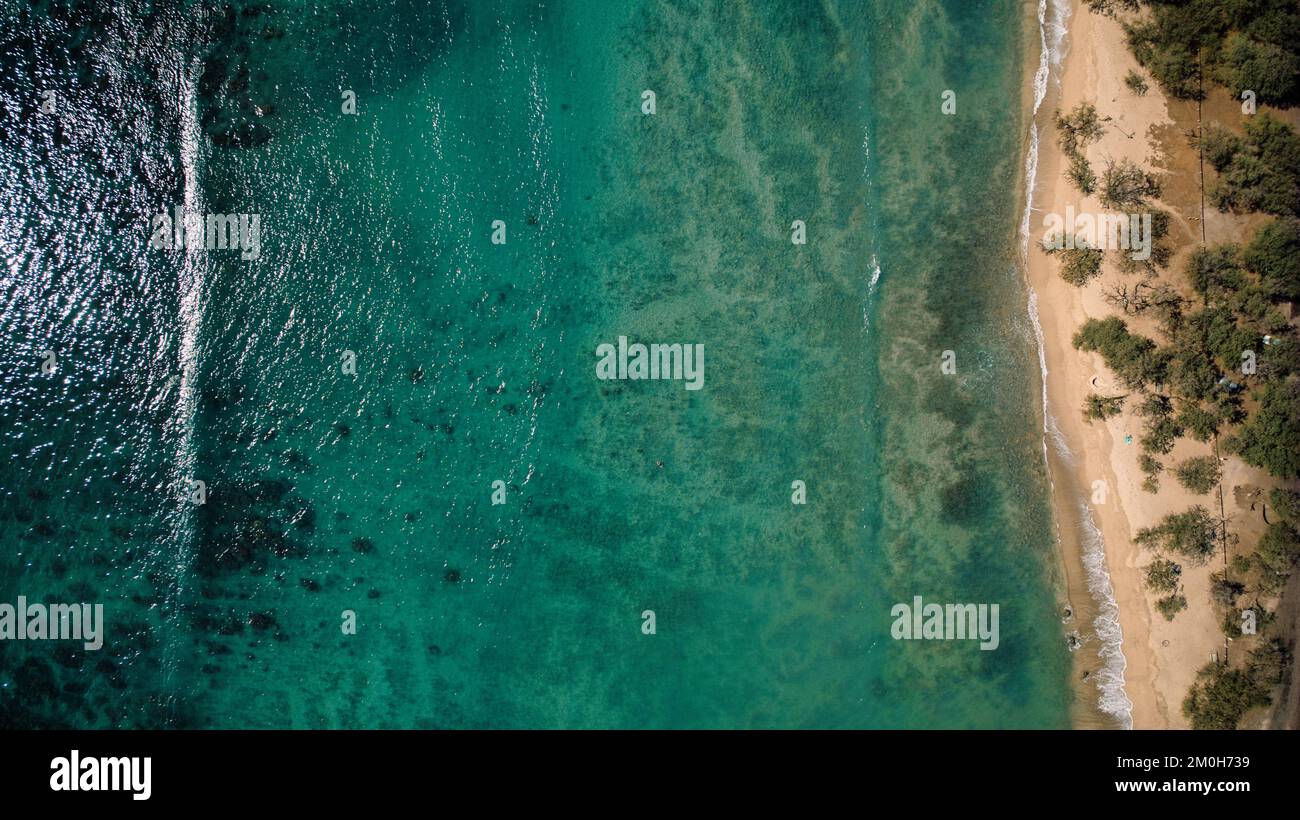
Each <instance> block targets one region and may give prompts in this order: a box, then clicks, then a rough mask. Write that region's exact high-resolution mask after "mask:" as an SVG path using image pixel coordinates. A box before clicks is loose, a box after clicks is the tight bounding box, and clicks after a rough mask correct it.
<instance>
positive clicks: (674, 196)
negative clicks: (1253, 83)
mask: <svg viewBox="0 0 1300 820" xmlns="http://www.w3.org/2000/svg"><path fill="white" fill-rule="evenodd" d="M0 5H2V7H3V10H4V11H3V17H2V22H0V58H2V59H3V62H4V70H3V74H2V75H0V101H2V102H3V106H0V248H2V249H3V254H4V261H5V268H4V269H3V270H0V285H2V286H0V545H2V546H3V549H2V550H0V601H8V602H13V601H15V600H16V598H17V596H19V595H24V596H26V597H27V598H29V599H32V600H44V601H49V602H56V601H92V602H101V603H103V604H104V605H105V609H106V620H107V624H108V626H107V630H106V639H105V647H104V649H103V650H101V651H98V652H93V651H83V650H81V649H80V648H79V644H76V643H75V642H55V641H47V642H35V641H26V642H18V641H2V642H0V725H4V726H73V727H107V726H122V727H143V726H175V727H456V728H460V727H634V726H635V727H715V726H716V727H920V728H932V727H1059V726H1064V725H1067V724H1068V721H1069V711H1070V707H1071V699H1072V694H1071V692H1070V683H1069V677H1070V660H1069V653H1068V651H1067V649H1066V645H1065V640H1064V633H1063V627H1062V625H1061V623H1060V619H1059V617H1058V614H1057V607H1058V605H1057V600H1058V596H1057V592H1056V589H1055V583H1056V577H1057V573H1056V570H1055V567H1056V565H1057V563H1056V562H1057V557H1056V553H1055V548H1056V547H1055V539H1054V535H1053V530H1052V522H1051V511H1050V507H1049V498H1048V488H1047V482H1046V474H1045V467H1044V465H1043V451H1042V432H1041V431H1042V426H1041V422H1040V420H1039V416H1038V415H1037V414H1038V411H1037V409H1036V408H1037V407H1038V404H1037V402H1038V400H1039V392H1038V391H1039V389H1040V385H1039V382H1038V370H1037V367H1038V364H1037V358H1036V352H1035V350H1034V346H1033V340H1032V335H1031V334H1030V333H1029V332H1028V331H1027V319H1026V317H1025V293H1024V287H1023V284H1022V280H1021V276H1020V273H1019V272H1018V270H1017V241H1018V240H1017V237H1016V227H1017V223H1018V218H1019V213H1018V210H1017V209H1018V207H1019V204H1020V189H1021V186H1022V183H1021V180H1020V172H1021V164H1022V156H1023V149H1024V139H1025V133H1026V127H1027V122H1028V120H1027V115H1026V114H1025V113H1024V111H1023V104H1022V94H1021V91H1022V85H1023V79H1024V73H1025V65H1026V61H1027V60H1032V61H1033V62H1034V63H1036V62H1037V59H1038V54H1037V48H1038V43H1037V42H1036V40H1035V39H1034V38H1033V37H1031V36H1028V35H1027V33H1026V32H1025V30H1024V27H1023V21H1024V14H1025V8H1024V6H1023V5H1022V4H1021V3H1018V2H1011V1H1010V0H986V1H983V0H982V1H981V2H969V1H968V0H947V1H946V2H941V1H940V0H917V1H915V2H914V1H913V0H879V1H877V2H829V1H828V2H817V3H814V2H776V1H775V0H773V2H702V1H701V2H667V1H666V0H646V1H645V2H641V1H640V0H635V1H633V2H617V3H615V2H604V1H603V0H589V1H587V2H577V1H576V0H575V1H574V2H554V3H539V2H513V1H510V0H482V1H481V2H466V3H459V2H427V3H425V2H415V0H409V1H407V2H371V1H370V0H364V1H363V0H354V2H325V0H312V1H311V2H307V0H301V1H300V2H291V1H290V0H280V2H264V3H231V4H229V5H227V4H224V3H206V4H197V3H193V4H192V3H159V2H144V0H134V1H126V0H123V1H122V2H117V3H111V4H110V3H107V2H101V3H50V2H37V3H34V4H29V3H27V2H5V3H3V4H0ZM645 90H653V91H654V92H655V113H654V114H653V115H646V114H644V113H643V112H642V92H643V91H645ZM945 90H952V91H954V92H955V95H956V96H955V99H956V104H957V111H956V114H954V115H951V116H946V115H944V114H943V113H942V112H941V110H940V106H941V104H942V98H941V97H942V94H943V92H944V91H945ZM46 91H52V92H54V93H53V95H43V92H46ZM347 91H351V92H354V93H355V100H356V105H355V109H356V113H355V114H350V113H344V111H343V107H344V104H345V102H346V100H345V94H344V92H347ZM50 99H52V100H53V110H52V111H47V110H45V109H46V108H48V107H49V106H48V105H45V104H44V103H45V102H46V101H47V100H50ZM176 205H183V206H186V207H189V208H191V209H193V210H196V211H205V212H212V213H222V214H239V213H244V214H258V215H259V217H260V229H261V234H260V245H261V247H260V257H259V258H258V259H256V260H243V259H241V257H240V254H239V253H238V252H235V251H224V250H214V251H212V252H208V253H189V254H187V253H184V252H181V251H169V250H161V249H155V248H151V247H149V245H148V240H149V236H150V229H149V219H150V218H151V215H154V214H158V213H162V212H167V213H171V211H172V208H173V207H174V206H176ZM796 219H797V220H803V221H804V222H805V223H806V226H807V237H808V241H807V244H804V245H795V244H792V242H791V241H790V238H791V223H792V222H793V221H794V220H796ZM494 220H501V221H503V222H504V223H505V230H506V242H505V244H502V245H496V244H493V243H492V241H491V237H492V233H493V222H494ZM619 336H628V337H630V338H631V339H632V340H634V341H636V340H640V341H645V342H666V343H667V342H685V343H696V344H703V345H704V348H705V351H706V355H705V359H704V366H705V370H704V373H705V386H704V388H703V389H701V390H699V391H688V390H686V389H684V387H683V384H682V382H679V381H601V380H598V379H597V378H596V377H595V363H596V357H595V349H596V347H597V346H598V345H600V344H602V343H605V342H611V343H612V342H615V341H616V339H617V337H619ZM945 350H951V351H953V352H954V353H955V355H956V365H957V370H956V374H955V375H944V374H943V373H941V371H940V357H941V355H942V353H943V351H945ZM47 351H51V352H53V353H54V354H55V355H54V362H55V363H56V364H55V367H54V369H53V372H45V371H43V369H42V364H43V362H45V361H47V360H48V358H49V357H48V356H47ZM346 352H351V353H352V354H355V361H356V368H355V370H356V372H355V375H353V374H350V373H346V372H344V368H343V367H342V366H341V363H342V361H343V358H344V356H345V355H346ZM47 369H48V368H47ZM192 479H198V480H202V481H203V482H204V483H205V487H206V492H207V498H206V503H205V504H203V505H195V504H193V503H191V501H190V500H189V499H188V498H187V496H186V492H187V490H188V488H189V481H191V480H192ZM796 480H799V481H803V482H805V483H806V487H807V503H806V504H804V505H795V504H792V503H791V493H792V490H791V485H792V482H793V481H796ZM495 481H501V482H504V488H505V503H504V504H495V505H494V504H493V503H492V495H493V483H494V482H495ZM498 486H500V485H498ZM913 595H923V596H924V597H925V599H926V600H927V601H936V602H988V603H998V604H999V605H1000V613H1001V615H1000V633H1001V634H1000V645H999V648H998V649H997V650H996V651H991V652H982V651H980V650H979V649H978V647H977V645H976V644H975V643H974V642H971V641H933V642H931V641H895V640H892V639H891V637H890V625H891V623H892V618H891V616H890V608H891V606H892V605H893V604H895V603H898V602H910V601H911V599H912V596H913ZM646 610H652V611H653V612H654V613H655V634H653V635H646V634H643V632H642V624H643V619H642V613H643V612H644V611H646ZM345 612H350V613H353V614H354V615H355V623H356V634H344V633H343V630H342V628H341V624H342V622H343V619H344V614H343V613H345Z"/></svg>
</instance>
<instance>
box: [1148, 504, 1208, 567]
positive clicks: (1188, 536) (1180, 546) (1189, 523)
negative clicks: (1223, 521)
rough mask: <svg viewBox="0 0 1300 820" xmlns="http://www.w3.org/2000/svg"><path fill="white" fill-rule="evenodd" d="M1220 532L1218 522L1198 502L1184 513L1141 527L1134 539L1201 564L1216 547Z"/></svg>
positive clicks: (1152, 547) (1150, 547)
mask: <svg viewBox="0 0 1300 820" xmlns="http://www.w3.org/2000/svg"><path fill="white" fill-rule="evenodd" d="M1219 532H1220V529H1219V522H1218V521H1217V520H1216V519H1215V518H1213V517H1212V516H1211V515H1210V512H1209V510H1207V509H1205V508H1204V507H1202V506H1200V505H1199V504H1198V505H1196V506H1195V507H1192V508H1191V509H1190V510H1188V511H1187V512H1182V513H1173V514H1171V515H1167V516H1165V518H1164V520H1163V521H1161V522H1160V523H1159V524H1157V525H1156V526H1154V527H1143V528H1142V529H1140V530H1138V532H1137V536H1136V537H1135V538H1134V540H1135V541H1137V543H1138V544H1140V545H1142V546H1143V547H1146V548H1148V549H1153V550H1156V551H1157V552H1162V553H1174V554H1176V555H1181V556H1183V557H1184V558H1186V559H1188V560H1189V561H1193V562H1195V563H1198V564H1203V563H1205V562H1206V561H1208V560H1209V559H1210V557H1211V556H1213V555H1214V554H1215V552H1216V550H1217V549H1218V543H1219Z"/></svg>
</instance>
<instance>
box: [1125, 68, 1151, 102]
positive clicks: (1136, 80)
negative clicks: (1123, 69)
mask: <svg viewBox="0 0 1300 820" xmlns="http://www.w3.org/2000/svg"><path fill="white" fill-rule="evenodd" d="M1124 85H1126V86H1128V90H1129V91H1132V92H1133V93H1134V94H1136V95H1138V96H1139V97H1145V96H1146V95H1147V91H1149V90H1150V87H1149V86H1148V85H1147V81H1146V80H1144V79H1143V78H1142V75H1141V74H1139V73H1137V72H1136V71H1133V70H1132V69H1130V70H1129V72H1128V74H1126V75H1125V76H1124Z"/></svg>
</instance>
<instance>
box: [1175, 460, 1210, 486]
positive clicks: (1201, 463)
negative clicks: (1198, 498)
mask: <svg viewBox="0 0 1300 820" xmlns="http://www.w3.org/2000/svg"><path fill="white" fill-rule="evenodd" d="M1174 476H1175V477H1176V478H1177V479H1178V483H1179V484H1181V485H1183V486H1184V487H1186V488H1187V489H1188V490H1191V491H1192V492H1194V493H1197V494H1200V495H1204V494H1205V493H1208V492H1209V491H1210V490H1212V489H1214V487H1215V486H1216V485H1217V484H1218V483H1219V476H1220V472H1219V460H1218V459H1217V458H1215V457H1214V456H1196V457H1194V458H1189V459H1186V460H1184V461H1183V463H1181V464H1179V465H1178V466H1177V467H1175V468H1174Z"/></svg>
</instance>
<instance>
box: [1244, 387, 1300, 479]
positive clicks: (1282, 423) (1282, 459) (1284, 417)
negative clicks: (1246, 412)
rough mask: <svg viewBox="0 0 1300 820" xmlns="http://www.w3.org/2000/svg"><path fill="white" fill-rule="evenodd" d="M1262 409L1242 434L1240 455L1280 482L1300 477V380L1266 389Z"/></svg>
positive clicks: (1261, 392)
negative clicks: (1284, 479) (1281, 479)
mask: <svg viewBox="0 0 1300 820" xmlns="http://www.w3.org/2000/svg"><path fill="white" fill-rule="evenodd" d="M1258 395H1259V407H1258V408H1257V409H1256V410H1255V412H1254V413H1253V414H1252V415H1251V417H1250V419H1249V420H1248V421H1247V422H1246V424H1245V425H1244V426H1243V427H1242V428H1241V431H1240V433H1239V434H1238V436H1237V438H1238V447H1237V452H1238V454H1239V455H1240V456H1241V458H1242V460H1244V461H1245V462H1246V463H1247V464H1251V465H1254V466H1255V467H1262V468H1263V469H1265V470H1268V471H1269V472H1270V473H1272V474H1273V475H1275V476H1277V477H1278V478H1288V479H1289V478H1298V477H1300V378H1297V377H1295V376H1289V377H1287V378H1286V379H1284V380H1281V381H1271V382H1268V383H1267V384H1265V385H1264V388H1263V390H1262V391H1260V393H1259V394H1258Z"/></svg>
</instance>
